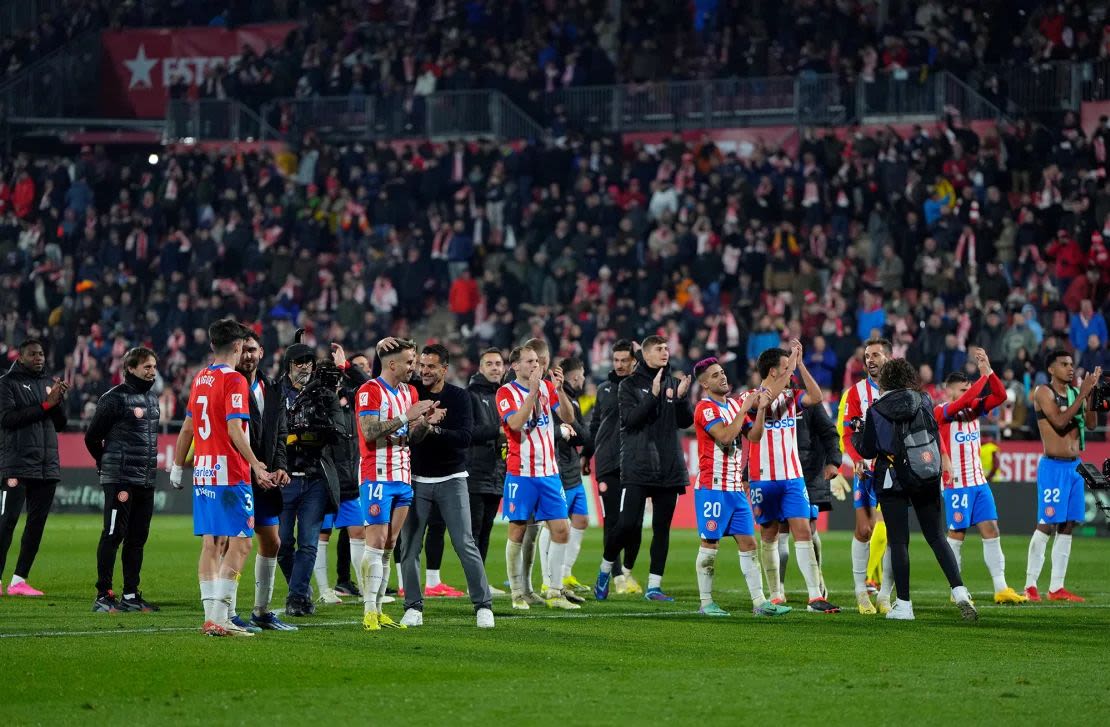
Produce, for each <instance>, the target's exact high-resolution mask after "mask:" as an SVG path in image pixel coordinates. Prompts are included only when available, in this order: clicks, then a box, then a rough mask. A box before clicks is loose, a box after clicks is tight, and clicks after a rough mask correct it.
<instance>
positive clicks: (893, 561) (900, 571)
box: [878, 489, 964, 601]
mask: <svg viewBox="0 0 1110 727" xmlns="http://www.w3.org/2000/svg"><path fill="white" fill-rule="evenodd" d="M878 497H879V504H880V505H881V506H882V508H883V520H885V521H886V539H887V544H888V545H889V546H890V567H891V570H892V571H894V587H895V589H896V590H897V593H898V598H900V599H902V600H903V601H908V600H910V508H911V507H912V508H913V511H914V513H915V514H916V515H917V521H918V522H919V523H920V524H921V534H922V535H924V536H925V542H927V543H928V544H929V547H930V548H932V549H933V555H934V556H935V557H936V559H937V563H939V564H940V569H941V570H942V571H944V575H945V577H946V578H947V579H948V585H950V586H951V587H952V588H956V587H957V586H962V585H963V584H964V582H963V579H962V578H961V577H960V569H959V566H957V565H956V556H955V555H953V554H952V548H951V547H949V545H948V540H947V539H946V538H945V532H944V531H945V523H944V507H943V505H942V504H941V501H940V492H939V490H938V491H914V492H911V493H906V492H902V491H900V490H898V491H895V490H892V489H891V490H879V493H878Z"/></svg>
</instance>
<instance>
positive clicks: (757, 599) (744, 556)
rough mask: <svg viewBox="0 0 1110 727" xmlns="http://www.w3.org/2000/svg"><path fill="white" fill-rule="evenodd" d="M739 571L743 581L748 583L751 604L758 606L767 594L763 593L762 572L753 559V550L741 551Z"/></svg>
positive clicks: (762, 602) (765, 600) (763, 601)
mask: <svg viewBox="0 0 1110 727" xmlns="http://www.w3.org/2000/svg"><path fill="white" fill-rule="evenodd" d="M740 572H741V573H743V574H744V581H745V582H746V583H747V584H748V594H749V595H751V597H752V605H753V606H755V607H756V608H759V607H760V606H762V605H763V604H764V603H766V602H767V596H766V595H764V593H763V574H762V573H761V572H760V571H759V563H757V562H756V560H755V551H754V550H749V551H747V552H744V551H741V553H740Z"/></svg>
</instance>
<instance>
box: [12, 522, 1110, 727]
mask: <svg viewBox="0 0 1110 727" xmlns="http://www.w3.org/2000/svg"><path fill="white" fill-rule="evenodd" d="M1003 525H1005V523H1004V524H1003ZM99 527H100V519H99V517H94V516H77V515H68V516H67V515H61V516H55V517H54V518H52V519H51V521H50V523H49V525H48V528H47V532H46V536H45V539H44V542H43V548H42V551H41V553H40V555H39V560H38V563H37V564H36V566H35V571H34V573H33V574H32V575H33V578H32V579H31V581H32V583H34V584H35V585H37V586H39V587H40V588H43V589H44V590H46V591H47V593H48V595H47V597H45V598H42V599H19V598H11V597H8V596H4V597H2V598H0V663H2V664H3V678H2V679H0V708H2V710H3V712H2V714H3V721H4V723H5V724H10V725H23V724H45V725H56V724H66V723H74V722H78V721H79V722H81V723H93V722H96V723H103V724H107V723H124V724H247V725H255V724H259V725H264V724H298V725H302V724H310V723H317V724H327V725H332V724H339V723H342V722H351V723H357V724H371V725H381V724H402V723H413V722H415V723H424V724H496V723H512V722H515V723H519V724H557V725H567V724H613V723H632V722H633V721H637V720H647V719H652V720H664V721H666V722H684V723H690V724H698V723H707V724H738V723H740V722H741V721H744V722H754V721H759V722H772V723H775V724H812V723H817V722H819V723H821V724H823V725H835V724H865V723H877V722H885V723H888V724H926V723H932V724H936V723H950V724H951V723H959V724H999V723H1002V722H1003V721H1004V720H1005V721H1013V720H1021V721H1029V720H1036V721H1040V722H1042V723H1048V721H1049V720H1054V721H1055V720H1067V721H1069V722H1076V723H1078V724H1093V723H1101V722H1102V720H1104V719H1105V717H1106V715H1107V714H1110V695H1108V692H1107V690H1106V687H1105V679H1104V678H1103V677H1104V674H1105V667H1106V665H1107V663H1108V662H1107V659H1106V654H1107V648H1106V637H1107V634H1110V567H1108V566H1107V562H1108V560H1110V539H1095V538H1091V539H1087V538H1084V539H1077V540H1076V542H1075V544H1074V548H1073V550H1072V557H1071V566H1070V572H1069V578H1068V585H1069V586H1070V587H1071V588H1073V590H1075V591H1077V592H1079V593H1081V594H1084V595H1086V596H1088V597H1089V600H1088V602H1087V603H1086V604H1083V605H1070V604H1069V605H1061V604H1050V603H1045V604H1040V605H1027V606H1022V607H1006V608H1003V607H996V606H994V605H993V604H992V603H991V599H990V594H989V587H990V580H989V578H988V577H987V574H986V570H985V568H984V566H983V562H982V551H981V548H980V545H979V540H978V538H977V537H970V538H969V539H968V543H967V545H966V546H965V547H964V564H965V573H966V576H967V580H968V585H969V587H970V588H971V590H972V592H973V593H974V594H975V596H976V598H977V601H978V603H979V605H980V610H981V615H982V617H981V620H980V621H979V622H978V623H965V622H963V621H961V620H960V619H959V617H958V614H957V612H956V610H955V607H953V606H951V605H950V604H949V603H948V592H947V589H946V588H945V587H944V583H943V580H942V578H941V574H940V572H939V569H938V568H937V566H936V564H935V562H934V561H933V560H932V557H931V553H930V552H929V550H928V548H927V546H926V545H925V544H924V542H923V541H922V540H921V539H920V536H915V539H914V542H913V544H912V546H911V550H912V554H913V573H914V586H915V591H914V608H915V611H916V613H917V621H916V622H912V623H906V622H887V621H885V620H883V619H881V618H878V617H865V616H860V615H859V614H857V613H855V610H854V608H852V609H851V610H846V611H845V612H844V613H842V614H839V615H831V616H826V615H818V614H808V613H804V612H795V613H792V614H790V615H789V616H787V617H785V618H782V619H775V620H769V619H755V618H754V617H752V616H751V615H750V613H749V611H748V609H747V600H748V599H747V594H746V591H745V590H744V588H743V581H742V578H741V576H740V570H739V564H738V561H737V559H736V556H735V547H734V546H733V545H731V544H728V543H723V544H722V546H723V550H722V553H723V556H722V557H721V558H720V559H719V561H718V576H717V584H718V599H717V600H718V602H719V603H720V604H721V605H722V606H723V607H724V608H726V609H729V610H731V611H732V613H733V615H732V617H731V618H728V619H714V620H707V619H705V618H702V617H699V616H698V615H697V614H696V613H695V610H696V608H697V591H696V585H695V579H694V571H693V562H694V556H695V553H696V550H697V546H696V536H695V534H694V533H692V532H690V531H676V532H675V533H674V535H673V537H672V541H671V555H670V561H669V563H668V570H667V574H666V579H665V585H666V586H667V588H668V590H669V591H670V592H671V593H672V594H673V595H674V596H676V598H677V600H676V602H675V603H673V604H655V603H649V602H647V601H644V600H641V599H637V598H632V597H628V596H624V597H620V596H615V597H613V598H611V599H610V601H609V602H607V603H594V602H593V601H589V602H588V603H587V605H586V606H585V607H584V608H583V609H582V610H581V611H580V612H575V613H563V612H551V611H547V610H535V609H533V610H532V611H530V612H528V613H513V612H512V611H511V610H510V609H509V603H508V600H507V599H506V598H504V597H500V598H498V599H497V600H496V602H495V612H496V614H497V619H498V620H497V628H496V629H494V630H493V631H479V630H478V629H476V628H475V627H474V621H473V615H472V612H471V608H470V605H469V602H468V601H465V599H430V600H429V601H428V602H427V604H426V611H425V618H426V620H425V624H426V625H425V626H424V627H423V628H420V629H409V630H407V631H403V632H399V631H385V632H380V633H376V634H368V633H365V632H363V630H362V628H361V626H360V625H359V618H360V616H361V608H360V607H359V606H358V605H357V604H353V603H351V604H344V605H342V606H332V607H321V608H320V611H319V614H318V615H317V616H316V617H314V618H310V619H306V620H302V621H299V622H298V623H299V624H300V625H302V626H303V628H302V629H301V631H300V632H298V633H288V634H285V633H264V634H262V635H260V636H257V637H255V638H253V639H249V640H248V639H234V640H229V639H212V638H204V637H202V636H201V635H200V634H199V633H198V630H197V629H198V627H199V626H200V622H201V611H200V604H199V601H198V598H199V596H198V591H197V584H196V559H197V554H198V550H199V548H198V544H197V541H196V539H195V538H193V537H192V535H191V524H190V522H189V520H188V519H187V518H184V517H175V516H160V517H158V518H156V519H155V521H154V524H153V531H152V535H151V542H150V544H149V545H148V547H147V553H146V565H145V569H144V584H143V589H144V592H145V595H146V596H147V597H148V598H149V599H150V600H151V601H154V602H156V603H160V604H161V605H162V606H163V610H162V612H161V613H157V614H119V615H105V614H94V613H91V612H90V610H89V609H90V607H91V604H92V600H93V597H94V595H95V594H94V590H93V587H92V584H93V582H94V580H95V545H96V540H97V537H98V532H99ZM504 533H505V531H504V529H503V528H499V529H496V530H495V531H494V539H495V540H494V546H493V547H492V548H491V550H492V551H493V552H492V553H491V558H490V563H489V570H490V572H491V573H492V574H493V576H494V581H495V584H497V585H500V582H501V581H502V580H503V579H504V576H503V572H504V568H503V564H502V555H501V553H502V551H503V548H502V545H503V543H504V537H505V535H504ZM18 535H19V533H18V532H17V534H16V537H17V540H16V544H13V548H12V552H11V554H10V556H9V561H10V562H11V561H14V558H15V551H16V548H17V543H18ZM849 537H850V536H849V534H848V533H833V534H826V535H825V536H824V544H825V545H824V552H825V558H826V563H825V574H826V578H827V580H828V582H829V585H830V588H831V589H832V600H833V601H834V602H836V603H839V604H840V605H842V606H844V607H845V608H846V609H847V608H848V607H850V606H852V599H851V572H850V565H849V548H848V538H849ZM649 538H650V534H649V533H645V552H644V554H643V557H642V559H641V560H642V565H641V569H642V568H645V567H646V561H647V553H646V545H647V542H648V540H649ZM1003 543H1004V544H1005V546H1006V555H1007V559H1008V568H1007V570H1008V576H1009V578H1010V583H1011V585H1014V586H1015V587H1018V588H1019V589H1020V587H1021V585H1022V582H1023V580H1024V579H1023V572H1024V568H1025V549H1026V546H1027V543H1028V538H1027V534H1026V533H1024V532H1022V533H1020V534H1018V533H1013V534H1009V535H1004V536H1003ZM599 547H600V537H599V531H598V530H592V531H591V532H590V533H589V534H588V535H587V540H586V546H585V547H584V549H583V552H582V555H581V557H580V558H579V561H578V566H577V569H576V570H577V573H576V575H578V577H579V578H580V579H582V580H583V581H587V580H592V578H593V576H594V573H595V568H596V564H597V558H598V556H599ZM331 557H332V559H333V561H334V557H335V556H334V552H332V553H331ZM1048 569H1049V564H1048V563H1046V566H1045V572H1044V576H1043V579H1042V583H1041V587H1042V589H1044V588H1045V587H1046V586H1047V578H1048ZM537 570H538V569H537ZM246 572H247V574H248V579H253V559H252V562H251V563H248V566H247V571H246ZM9 575H10V574H9ZM646 575H647V574H646V572H643V573H637V576H638V577H639V579H640V580H641V582H643V581H644V580H646ZM332 577H333V578H334V567H333V569H332ZM444 578H445V580H446V581H447V582H449V583H451V584H452V585H455V586H461V585H464V584H463V581H462V575H461V571H460V568H459V566H458V561H457V560H456V559H455V557H454V554H453V553H452V552H451V550H450V548H448V552H447V555H446V557H445V563H444ZM278 581H279V583H278V589H277V593H276V594H275V601H277V602H279V603H280V602H281V601H283V599H284V584H283V582H282V580H281V578H280V575H279V578H278ZM801 585H802V579H801V575H800V573H799V572H798V570H797V566H796V564H795V563H794V562H793V560H792V561H791V565H790V570H789V572H788V575H787V588H788V593H789V596H790V598H791V604H792V605H795V606H797V605H798V604H799V602H800V600H801V595H802V593H801V591H799V587H800V586H801ZM1042 592H1043V591H1042ZM252 593H253V591H252V587H251V586H248V584H246V583H244V584H243V586H242V587H241V589H240V601H241V603H243V604H249V601H250V600H251V598H252ZM348 600H349V601H353V599H348ZM387 609H389V610H390V612H391V613H392V614H393V615H394V617H395V618H399V617H400V615H401V609H400V604H393V605H390V606H387ZM1099 714H1102V715H1103V717H1101V718H1100V717H1098V715H1099Z"/></svg>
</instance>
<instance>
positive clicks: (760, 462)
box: [744, 389, 805, 482]
mask: <svg viewBox="0 0 1110 727" xmlns="http://www.w3.org/2000/svg"><path fill="white" fill-rule="evenodd" d="M804 394H805V391H803V390H801V389H785V390H783V392H782V393H781V394H779V395H778V398H776V399H775V400H774V401H772V402H771V405H770V407H768V410H767V413H766V415H765V417H764V420H763V437H762V439H760V440H759V441H758V442H749V444H748V448H747V455H746V456H747V461H746V462H745V467H746V468H747V470H748V479H749V480H750V481H751V482H763V481H767V480H793V479H796V478H799V477H802V461H801V459H799V457H798V408H799V406H800V404H801V400H802V396H803V395H804ZM755 415H756V412H754V411H750V412H748V415H747V420H748V423H747V424H745V425H744V426H745V429H747V428H749V427H750V425H751V424H752V423H754V421H755Z"/></svg>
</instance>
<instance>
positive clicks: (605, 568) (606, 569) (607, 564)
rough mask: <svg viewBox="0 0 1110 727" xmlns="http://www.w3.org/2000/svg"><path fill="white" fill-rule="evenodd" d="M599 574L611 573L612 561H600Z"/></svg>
mask: <svg viewBox="0 0 1110 727" xmlns="http://www.w3.org/2000/svg"><path fill="white" fill-rule="evenodd" d="M601 572H602V573H612V572H613V561H611V560H603V561H601Z"/></svg>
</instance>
